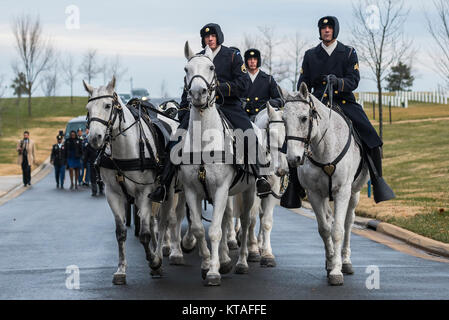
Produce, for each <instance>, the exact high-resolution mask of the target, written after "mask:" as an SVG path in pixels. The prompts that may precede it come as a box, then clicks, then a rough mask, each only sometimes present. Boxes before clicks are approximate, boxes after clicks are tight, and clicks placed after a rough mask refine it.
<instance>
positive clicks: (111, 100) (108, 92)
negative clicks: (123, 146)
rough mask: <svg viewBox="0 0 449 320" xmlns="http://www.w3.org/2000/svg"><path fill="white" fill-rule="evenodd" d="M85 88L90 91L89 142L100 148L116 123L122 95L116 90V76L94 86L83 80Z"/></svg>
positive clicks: (88, 106) (88, 107) (88, 105)
mask: <svg viewBox="0 0 449 320" xmlns="http://www.w3.org/2000/svg"><path fill="white" fill-rule="evenodd" d="M83 85H84V89H86V91H87V92H88V93H89V101H88V103H87V105H86V109H87V112H88V124H89V144H90V145H91V146H92V147H93V148H95V149H99V148H101V147H102V146H103V144H104V142H105V137H106V135H107V133H108V130H111V129H112V126H113V125H114V123H113V120H115V119H114V112H116V110H115V109H116V108H117V107H119V108H121V102H120V97H118V96H117V95H116V94H115V92H114V88H115V77H112V80H111V81H110V82H109V83H108V84H107V85H106V86H101V87H99V88H94V87H92V86H91V85H90V84H88V83H86V82H85V81H84V80H83Z"/></svg>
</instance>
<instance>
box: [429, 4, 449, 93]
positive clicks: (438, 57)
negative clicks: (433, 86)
mask: <svg viewBox="0 0 449 320" xmlns="http://www.w3.org/2000/svg"><path fill="white" fill-rule="evenodd" d="M433 5H434V7H435V9H436V13H437V17H436V18H435V17H432V16H430V15H429V14H428V13H427V12H426V13H425V16H426V20H427V29H428V30H429V33H430V35H431V36H432V38H433V40H434V41H435V43H436V45H437V50H432V51H431V52H430V56H431V57H432V60H433V62H434V70H435V71H436V72H437V73H438V74H439V75H440V76H441V77H442V78H443V79H444V81H445V82H446V86H447V87H449V3H448V2H447V1H445V0H434V1H433Z"/></svg>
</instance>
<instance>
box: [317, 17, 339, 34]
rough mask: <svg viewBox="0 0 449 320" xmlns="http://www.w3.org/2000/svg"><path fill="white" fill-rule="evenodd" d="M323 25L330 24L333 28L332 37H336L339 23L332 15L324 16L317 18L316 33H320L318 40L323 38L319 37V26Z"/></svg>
mask: <svg viewBox="0 0 449 320" xmlns="http://www.w3.org/2000/svg"><path fill="white" fill-rule="evenodd" d="M324 26H331V27H332V28H333V29H334V33H333V35H332V38H333V39H337V37H338V33H339V32H340V24H339V23H338V19H337V18H336V17H334V16H326V17H322V18H321V19H320V20H318V33H319V35H320V40H323V39H321V28H323V27H324Z"/></svg>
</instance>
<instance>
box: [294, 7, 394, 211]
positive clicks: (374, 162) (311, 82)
mask: <svg viewBox="0 0 449 320" xmlns="http://www.w3.org/2000/svg"><path fill="white" fill-rule="evenodd" d="M318 28H319V33H320V40H322V42H321V43H320V44H319V45H318V46H316V47H315V48H312V49H310V50H307V51H306V53H305V55H304V60H303V64H302V68H301V72H300V73H301V76H300V78H299V81H298V90H299V86H300V84H301V82H304V83H306V84H307V87H308V88H309V90H311V92H312V94H313V95H314V96H315V97H317V98H318V99H322V101H323V102H324V103H325V104H326V103H328V99H329V97H328V94H329V93H328V92H325V91H326V87H327V86H328V83H327V81H328V80H327V79H329V82H330V84H332V87H333V90H334V91H333V102H334V104H338V105H339V106H340V108H341V110H342V111H343V113H344V114H345V115H346V116H347V117H348V118H349V119H350V120H351V121H352V125H353V127H354V128H355V130H356V131H357V132H358V134H359V135H360V138H361V140H362V143H363V149H364V153H365V160H367V164H368V167H369V171H370V177H371V183H372V184H373V187H374V200H375V201H376V202H380V201H386V200H390V199H392V198H394V193H393V191H392V190H391V188H390V187H389V186H388V185H387V184H386V183H385V181H384V180H383V179H382V158H381V147H382V144H383V142H382V140H381V139H380V137H379V136H378V134H377V132H376V130H375V129H374V128H373V126H372V125H371V123H370V122H369V120H368V117H367V116H366V114H365V112H364V111H363V108H362V107H361V106H360V105H359V104H358V103H357V102H356V100H355V97H354V94H353V93H352V91H353V90H355V89H356V88H357V86H358V84H359V81H360V73H359V61H358V58H357V53H356V51H355V49H354V48H352V47H349V46H346V45H344V44H342V43H341V42H339V41H337V36H338V33H339V30H340V27H339V23H338V20H337V18H336V17H333V16H326V17H323V18H321V19H320V20H319V21H318ZM312 90H313V91H312Z"/></svg>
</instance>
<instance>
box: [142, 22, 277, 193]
mask: <svg viewBox="0 0 449 320" xmlns="http://www.w3.org/2000/svg"><path fill="white" fill-rule="evenodd" d="M200 35H201V44H202V46H203V48H204V47H206V45H208V46H209V47H210V48H211V49H212V52H213V63H214V65H215V72H216V75H217V79H218V83H219V84H218V88H217V91H216V94H217V97H216V101H217V103H220V104H221V106H220V110H221V111H222V112H223V114H224V115H225V116H226V118H227V119H228V120H229V122H230V123H231V124H232V125H233V126H234V128H235V129H241V130H243V131H244V132H245V131H246V130H250V131H249V132H254V130H253V126H252V123H251V121H250V119H249V117H248V115H247V114H246V112H245V111H244V110H243V109H242V103H241V101H240V98H241V97H243V96H244V95H245V93H246V92H247V90H248V86H249V83H250V81H251V80H250V79H249V77H248V73H247V70H246V67H245V64H244V63H243V60H242V57H241V55H240V52H238V51H236V50H233V49H230V48H228V47H225V46H224V45H222V43H223V41H224V35H223V32H222V31H221V28H220V26H219V25H218V24H215V23H209V24H207V25H205V26H204V27H203V28H202V29H201V31H200ZM204 52H205V50H203V51H201V52H200V54H204ZM178 116H179V120H180V122H181V124H180V125H179V128H180V129H184V130H186V129H187V128H188V125H189V118H190V106H189V101H188V100H187V91H186V90H184V92H183V94H182V101H181V104H180V109H179V113H178ZM254 134H255V133H254ZM176 143H178V142H177V141H172V142H171V143H170V144H169V146H168V152H170V150H171V149H172V148H173V146H174V145H175V144H176ZM251 167H252V170H253V173H254V174H255V176H256V177H257V184H256V186H257V192H258V194H267V193H269V192H270V191H271V186H270V184H269V183H268V181H267V180H266V178H265V177H264V176H261V175H260V174H259V168H260V166H259V163H258V162H257V161H256V164H251ZM174 174H175V165H174V164H173V163H172V162H171V161H170V159H169V157H166V161H165V163H164V171H163V173H162V176H161V186H159V187H158V188H157V189H156V190H155V191H154V192H152V193H151V194H150V195H149V196H148V197H149V198H150V199H151V200H152V201H155V202H162V201H164V200H166V194H167V192H166V190H167V189H168V187H169V186H170V184H171V181H172V179H173V176H174Z"/></svg>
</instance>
